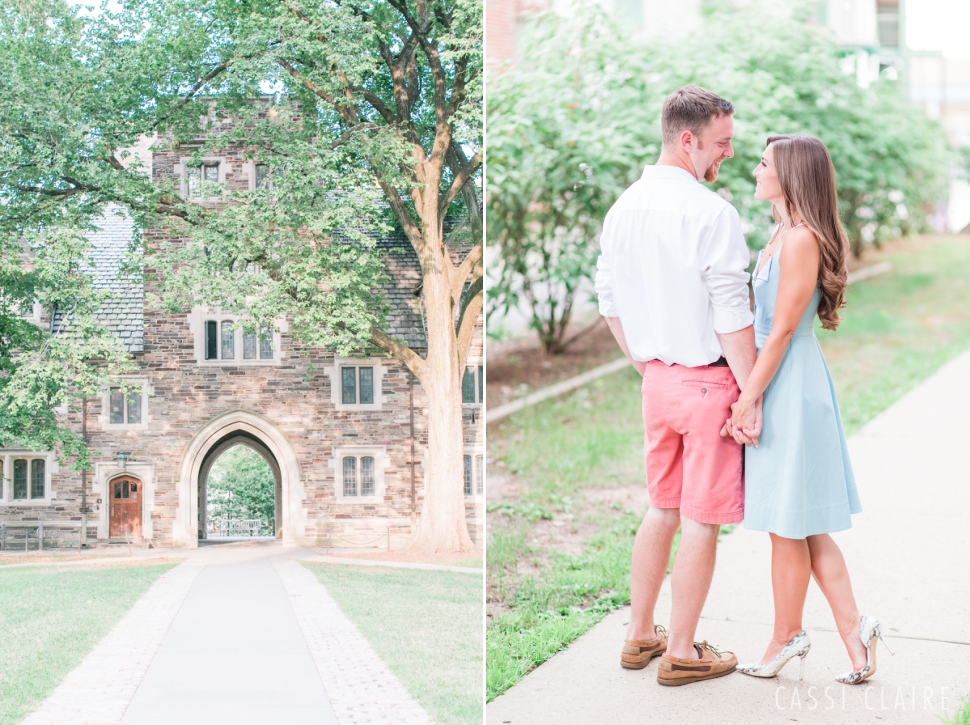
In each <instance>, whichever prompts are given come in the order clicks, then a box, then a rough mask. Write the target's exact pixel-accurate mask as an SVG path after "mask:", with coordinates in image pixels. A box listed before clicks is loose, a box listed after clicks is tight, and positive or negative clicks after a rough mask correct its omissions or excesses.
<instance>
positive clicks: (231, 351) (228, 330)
mask: <svg viewBox="0 0 970 725" xmlns="http://www.w3.org/2000/svg"><path fill="white" fill-rule="evenodd" d="M232 327H233V324H232V321H231V320H223V321H222V359H223V360H232V359H233V358H234V357H236V340H235V335H234V334H233V332H234V331H233V329H232Z"/></svg>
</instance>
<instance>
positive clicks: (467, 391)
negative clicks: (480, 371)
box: [461, 368, 477, 403]
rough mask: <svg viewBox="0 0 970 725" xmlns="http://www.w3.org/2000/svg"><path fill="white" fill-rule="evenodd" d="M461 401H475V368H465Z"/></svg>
mask: <svg viewBox="0 0 970 725" xmlns="http://www.w3.org/2000/svg"><path fill="white" fill-rule="evenodd" d="M461 402H462V403H475V402H477V401H476V400H475V368H465V375H464V377H463V378H462V379H461Z"/></svg>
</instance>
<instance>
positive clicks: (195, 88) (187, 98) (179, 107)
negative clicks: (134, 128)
mask: <svg viewBox="0 0 970 725" xmlns="http://www.w3.org/2000/svg"><path fill="white" fill-rule="evenodd" d="M230 63H232V60H231V59H230V60H226V61H223V62H222V63H220V64H219V65H217V66H216V67H215V68H213V69H212V70H211V71H209V72H208V73H206V74H205V75H204V76H203V77H202V78H201V80H199V82H198V83H196V84H195V85H194V86H192V90H190V91H189V92H188V94H187V95H186V96H185V98H183V99H182V100H181V101H179V102H178V103H176V104H175V107H174V108H172V109H171V110H170V111H169V112H168V113H163V114H162V115H161V116H159V117H158V118H157V119H156V120H155V122H154V123H153V124H151V126H149V128H151V129H153V130H154V129H156V128H158V127H159V125H161V123H162V122H163V121H164V120H165V119H166V118H168V117H169V116H171V115H172V114H174V113H178V112H179V111H181V110H182V109H183V108H185V107H186V106H187V105H188V104H189V103H191V102H192V99H193V98H195V94H196V93H198V92H199V91H200V90H202V87H203V86H204V85H205V84H206V83H208V82H209V81H211V80H214V79H215V78H216V77H218V76H219V75H220V74H221V73H223V72H224V71H225V70H226V69H227V68H229V65H230Z"/></svg>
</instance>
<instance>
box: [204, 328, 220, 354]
mask: <svg viewBox="0 0 970 725" xmlns="http://www.w3.org/2000/svg"><path fill="white" fill-rule="evenodd" d="M218 329H219V327H218V324H217V323H216V321H215V320H206V322H205V359H206V360H218V359H219V338H218Z"/></svg>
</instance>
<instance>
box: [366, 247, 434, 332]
mask: <svg viewBox="0 0 970 725" xmlns="http://www.w3.org/2000/svg"><path fill="white" fill-rule="evenodd" d="M377 248H378V249H380V250H381V251H382V252H383V253H384V259H385V265H386V268H387V275H388V277H389V279H388V282H387V284H386V285H384V294H385V295H386V296H387V302H388V305H390V308H391V311H390V314H389V315H388V319H387V332H388V334H389V335H390V336H391V337H394V338H398V339H401V340H404V341H405V342H406V343H407V344H408V347H412V348H419V349H423V348H426V347H427V346H428V342H427V338H426V337H425V335H424V325H423V323H422V320H421V312H420V310H421V308H420V305H419V304H418V301H419V298H418V297H417V296H416V295H415V292H416V291H417V289H418V287H419V286H420V285H421V263H420V262H419V261H418V255H417V254H416V253H415V251H414V247H412V246H411V243H410V242H409V241H408V240H407V237H405V236H404V235H403V234H401V233H395V234H390V235H388V236H386V237H385V238H383V239H379V240H378V242H377Z"/></svg>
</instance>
